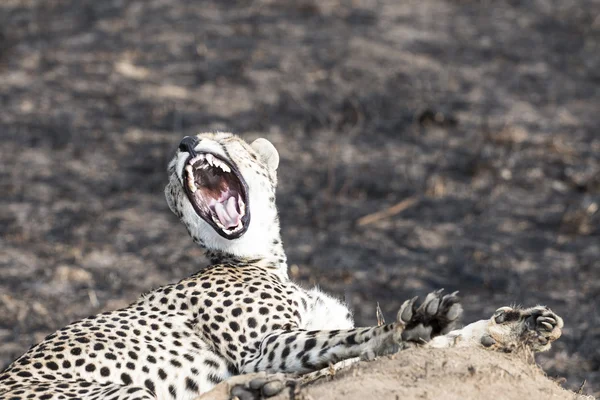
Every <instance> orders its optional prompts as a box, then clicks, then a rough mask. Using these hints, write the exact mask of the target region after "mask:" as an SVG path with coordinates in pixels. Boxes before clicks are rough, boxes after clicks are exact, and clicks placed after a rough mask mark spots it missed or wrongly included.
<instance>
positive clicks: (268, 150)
mask: <svg viewBox="0 0 600 400" xmlns="http://www.w3.org/2000/svg"><path fill="white" fill-rule="evenodd" d="M250 146H251V147H252V148H253V149H254V151H256V153H258V156H259V157H260V158H261V160H262V161H263V162H264V163H265V164H267V167H269V169H271V170H273V171H275V170H276V169H277V167H278V166H279V153H278V152H277V149H276V148H275V146H273V144H272V143H271V142H269V141H268V140H267V139H263V138H258V139H256V140H255V141H254V142H252V144H251V145H250Z"/></svg>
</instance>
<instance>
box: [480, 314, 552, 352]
mask: <svg viewBox="0 0 600 400" xmlns="http://www.w3.org/2000/svg"><path fill="white" fill-rule="evenodd" d="M563 326H564V323H563V320H562V318H561V317H559V316H558V315H556V314H555V313H554V312H552V310H550V309H549V308H548V307H544V306H536V307H532V308H527V309H520V308H513V307H501V308H499V309H498V310H496V312H495V313H494V315H493V316H492V318H490V320H489V322H488V327H487V335H485V334H484V335H483V336H482V337H481V344H482V345H483V346H484V347H488V348H492V349H498V350H503V351H513V350H514V349H516V348H518V347H520V346H523V345H525V346H528V347H530V348H531V349H532V350H533V351H546V350H548V349H549V348H550V346H551V344H552V342H553V341H555V340H556V339H558V338H559V337H560V336H561V334H562V328H563Z"/></svg>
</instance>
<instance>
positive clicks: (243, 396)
mask: <svg viewBox="0 0 600 400" xmlns="http://www.w3.org/2000/svg"><path fill="white" fill-rule="evenodd" d="M286 387H292V388H294V387H296V381H295V380H292V379H289V378H288V377H286V375H284V374H281V373H279V374H266V373H260V372H259V373H257V374H251V375H249V376H247V377H246V379H245V380H244V381H240V382H236V384H235V385H233V386H232V387H231V392H230V394H231V399H239V400H259V399H264V398H269V397H273V396H276V395H278V394H279V393H281V392H282V391H283V390H284V389H285V388H286Z"/></svg>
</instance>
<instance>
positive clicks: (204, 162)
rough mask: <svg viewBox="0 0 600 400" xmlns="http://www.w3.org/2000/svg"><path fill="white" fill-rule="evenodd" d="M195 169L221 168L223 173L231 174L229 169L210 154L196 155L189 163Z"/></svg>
mask: <svg viewBox="0 0 600 400" xmlns="http://www.w3.org/2000/svg"><path fill="white" fill-rule="evenodd" d="M189 164H190V165H192V166H193V167H194V168H195V169H200V168H202V169H206V168H208V167H209V166H211V167H217V168H221V170H222V171H224V172H228V173H229V172H231V168H229V166H228V165H227V164H225V163H224V162H223V161H221V160H219V159H218V158H217V157H215V156H213V155H212V154H210V153H206V154H198V155H197V156H196V157H194V158H192V159H191V160H190V162H189Z"/></svg>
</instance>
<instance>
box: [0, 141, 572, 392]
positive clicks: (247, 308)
mask: <svg viewBox="0 0 600 400" xmlns="http://www.w3.org/2000/svg"><path fill="white" fill-rule="evenodd" d="M278 164H279V155H278V153H277V151H276V150H275V148H274V147H273V145H272V144H271V143H270V142H268V141H267V140H265V139H258V140H256V141H254V142H253V143H252V144H250V145H248V144H247V143H245V142H244V141H243V140H241V139H240V138H238V137H236V136H234V135H231V134H227V133H215V134H201V135H198V136H194V137H186V138H184V139H183V141H182V142H181V144H180V145H179V149H178V150H177V152H176V154H175V157H174V158H173V160H172V161H171V163H170V164H169V169H168V171H169V183H168V184H167V187H166V189H165V193H166V197H167V202H168V204H169V207H170V208H171V210H172V211H173V212H174V213H175V214H176V215H177V216H178V217H179V218H180V219H181V221H182V222H183V223H184V225H185V226H186V228H187V230H188V232H189V234H190V235H191V237H192V238H193V240H194V241H195V242H196V243H198V244H199V245H200V246H202V247H204V248H206V249H207V254H208V258H209V259H210V265H208V266H207V267H206V268H203V269H202V270H200V271H199V272H198V273H196V274H195V275H193V276H191V277H189V278H186V279H183V280H182V281H180V282H178V283H176V284H171V285H167V286H163V287H161V288H159V289H156V290H153V291H151V292H149V293H147V294H145V295H144V296H142V297H141V298H140V299H139V300H138V301H136V302H135V303H134V304H132V305H131V306H129V307H127V308H124V309H121V310H117V311H112V312H107V313H103V314H100V315H96V316H92V317H88V318H86V319H83V320H81V321H78V322H75V323H73V324H71V325H69V326H67V327H65V328H63V329H61V330H59V331H57V332H56V333H53V334H52V335H50V336H48V337H47V338H46V339H44V341H42V342H41V343H39V344H37V345H35V346H33V347H32V348H31V349H30V350H29V351H28V352H27V353H25V354H24V355H22V356H21V357H19V358H18V359H17V360H16V361H15V362H13V363H12V364H11V365H10V366H9V367H8V368H7V369H6V370H4V371H3V372H1V373H0V398H2V399H66V398H81V399H119V400H123V399H170V398H172V399H193V398H195V397H197V396H198V395H199V394H202V393H206V392H208V391H210V390H211V389H212V388H213V387H214V386H215V385H217V384H219V383H220V382H222V381H224V380H226V379H228V378H230V377H232V376H234V375H240V374H245V373H250V372H257V371H266V372H268V373H275V372H284V373H298V374H304V373H309V372H312V371H317V370H319V369H321V368H324V367H327V366H329V365H330V364H336V363H337V365H338V366H339V365H343V363H344V362H347V361H351V360H352V359H355V358H357V357H372V356H376V355H379V354H385V353H388V352H391V351H394V350H396V349H397V348H398V347H399V346H400V347H401V346H402V345H403V344H405V343H409V342H410V343H417V344H422V343H426V342H428V343H429V344H428V346H431V347H448V346H485V347H492V348H503V349H509V350H510V349H511V348H512V347H513V346H515V345H517V344H519V343H522V342H528V343H531V345H532V347H533V348H534V349H536V350H545V349H546V348H548V347H549V346H550V342H551V341H553V340H555V339H556V338H558V337H559V336H560V329H561V327H562V320H561V319H560V318H559V317H558V316H556V315H555V314H553V313H552V312H551V311H550V310H548V309H546V308H543V307H536V308H532V309H526V310H519V309H513V308H506V307H505V308H501V309H499V310H498V311H497V312H496V314H495V315H494V316H493V317H492V318H491V319H490V320H486V321H480V322H477V323H475V324H471V325H468V326H467V327H465V328H463V329H462V330H458V331H456V330H454V331H453V330H452V329H453V328H454V326H455V324H456V322H457V321H458V318H459V317H460V315H461V312H462V309H461V306H460V304H459V303H458V298H457V297H456V295H455V294H448V295H444V294H443V293H442V292H441V291H436V292H434V293H431V294H429V295H428V296H427V298H426V299H425V300H424V301H423V303H422V304H421V305H420V306H417V305H416V302H415V300H414V299H413V300H409V301H407V302H405V303H404V304H403V306H402V307H401V309H400V311H399V312H398V316H397V319H396V321H394V322H393V323H390V324H384V325H381V326H377V327H366V328H355V327H354V322H353V320H352V314H351V313H350V311H349V310H348V309H347V307H346V306H345V305H344V304H343V303H341V302H340V301H338V300H336V299H334V298H333V297H330V296H328V295H326V294H324V293H322V292H320V291H319V290H318V289H310V290H305V289H303V288H301V287H300V286H298V285H296V284H295V283H294V282H292V281H291V280H290V279H289V277H288V274H287V264H286V256H285V253H284V251H283V247H282V243H281V238H280V234H279V219H278V216H277V209H276V206H275V188H276V186H277V177H276V170H277V167H278ZM340 363H342V364H340ZM257 382H258V381H256V380H254V381H252V382H251V383H252V384H246V385H245V384H240V385H238V386H234V390H235V391H236V393H237V395H241V396H247V395H251V396H261V395H269V394H272V393H274V392H275V390H272V389H273V388H272V387H271V388H270V387H269V386H268V385H269V380H268V379H263V381H261V382H259V383H258V384H257Z"/></svg>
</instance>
